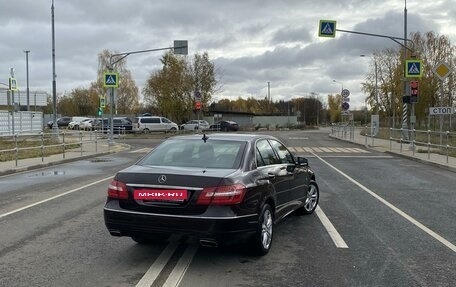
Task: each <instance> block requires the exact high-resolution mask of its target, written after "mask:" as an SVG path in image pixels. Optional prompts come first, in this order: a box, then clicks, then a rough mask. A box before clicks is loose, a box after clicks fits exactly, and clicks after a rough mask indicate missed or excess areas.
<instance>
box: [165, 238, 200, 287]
mask: <svg viewBox="0 0 456 287" xmlns="http://www.w3.org/2000/svg"><path fill="white" fill-rule="evenodd" d="M198 247H199V245H198V244H192V245H189V246H188V247H187V249H186V250H185V253H184V254H183V255H182V257H181V258H180V259H179V261H178V262H177V264H176V266H175V267H174V269H173V271H171V274H169V276H168V279H166V282H165V283H164V284H163V287H177V286H179V284H180V282H181V280H182V278H184V275H185V272H186V271H187V269H188V267H189V266H190V263H191V262H192V260H193V257H194V256H195V253H196V251H197V250H198Z"/></svg>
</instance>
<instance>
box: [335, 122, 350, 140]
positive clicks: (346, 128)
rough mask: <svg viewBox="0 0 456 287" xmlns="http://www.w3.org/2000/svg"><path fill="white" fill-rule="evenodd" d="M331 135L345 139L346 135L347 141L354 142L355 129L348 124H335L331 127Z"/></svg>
mask: <svg viewBox="0 0 456 287" xmlns="http://www.w3.org/2000/svg"><path fill="white" fill-rule="evenodd" d="M331 134H332V135H334V136H335V135H336V134H337V137H338V138H344V139H347V135H348V138H349V140H352V141H354V140H355V127H354V126H353V125H349V124H335V125H332V126H331Z"/></svg>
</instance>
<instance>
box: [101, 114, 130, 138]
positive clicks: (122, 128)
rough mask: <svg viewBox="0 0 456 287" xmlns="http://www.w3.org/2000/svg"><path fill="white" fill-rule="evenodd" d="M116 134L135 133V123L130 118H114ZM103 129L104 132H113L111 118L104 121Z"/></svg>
mask: <svg viewBox="0 0 456 287" xmlns="http://www.w3.org/2000/svg"><path fill="white" fill-rule="evenodd" d="M112 122H113V129H114V131H113V132H114V134H119V133H131V132H132V131H133V122H132V121H131V120H130V119H129V118H128V117H114V118H113V119H112ZM101 127H102V129H103V132H108V131H109V130H111V121H110V119H109V118H104V119H103V120H102V124H101Z"/></svg>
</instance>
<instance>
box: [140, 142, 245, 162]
mask: <svg viewBox="0 0 456 287" xmlns="http://www.w3.org/2000/svg"><path fill="white" fill-rule="evenodd" d="M245 146H246V142H243V141H231V140H210V139H209V140H207V141H206V142H204V141H203V140H202V139H194V140H193V139H190V140H189V139H169V140H167V141H165V142H164V143H162V144H161V145H159V146H158V147H157V148H156V149H154V150H153V151H152V152H151V153H150V154H148V155H147V156H146V157H144V158H143V159H142V160H141V161H140V162H139V163H138V164H139V165H150V166H177V167H197V168H199V167H201V168H218V169H237V168H239V166H240V163H241V159H242V155H243V154H244V149H245Z"/></svg>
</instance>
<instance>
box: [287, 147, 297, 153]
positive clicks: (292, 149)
mask: <svg viewBox="0 0 456 287" xmlns="http://www.w3.org/2000/svg"><path fill="white" fill-rule="evenodd" d="M288 149H289V150H290V151H291V152H296V150H295V148H294V147H292V146H290V147H288Z"/></svg>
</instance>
